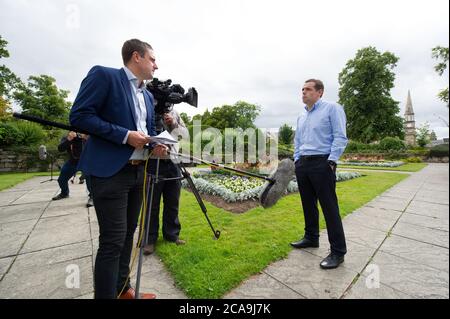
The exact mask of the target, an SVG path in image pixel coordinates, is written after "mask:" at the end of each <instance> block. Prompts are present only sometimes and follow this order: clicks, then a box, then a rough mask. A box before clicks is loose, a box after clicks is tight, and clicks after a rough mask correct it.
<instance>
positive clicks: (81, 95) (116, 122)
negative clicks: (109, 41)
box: [70, 66, 156, 177]
mask: <svg viewBox="0 0 450 319" xmlns="http://www.w3.org/2000/svg"><path fill="white" fill-rule="evenodd" d="M144 100H145V105H146V107H147V130H148V135H150V136H155V135H156V131H155V117H154V108H153V103H152V96H151V93H150V92H148V91H147V90H144ZM135 119H136V114H135V109H134V102H133V98H132V96H131V88H130V82H129V80H128V78H127V75H126V73H125V71H124V70H123V69H112V68H106V67H101V66H95V67H93V68H92V69H91V70H90V71H89V73H88V75H87V76H86V78H85V79H84V80H83V82H82V83H81V87H80V91H79V92H78V95H77V97H76V99H75V102H74V104H73V106H72V110H71V111H70V124H71V125H73V126H75V127H78V128H80V129H82V130H85V131H87V132H89V133H91V136H90V138H89V140H88V141H87V143H86V147H85V149H84V151H83V154H82V156H81V159H80V162H79V164H78V168H79V170H81V171H83V172H84V173H85V174H87V175H93V176H98V177H109V176H112V175H114V174H116V173H117V172H118V171H119V170H120V169H122V168H123V167H124V166H125V165H126V163H127V162H128V160H129V159H130V156H131V154H132V153H133V151H134V148H133V147H131V146H130V145H128V144H123V143H122V142H123V140H124V138H125V136H126V134H127V132H128V130H131V131H135V130H136V120H135Z"/></svg>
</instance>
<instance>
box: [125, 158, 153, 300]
mask: <svg viewBox="0 0 450 319" xmlns="http://www.w3.org/2000/svg"><path fill="white" fill-rule="evenodd" d="M151 155H152V154H150V156H151ZM150 156H148V157H147V160H146V161H145V168H144V184H143V185H142V204H141V211H140V213H139V220H140V224H139V238H138V242H137V244H136V247H133V252H132V253H131V255H133V258H132V261H131V266H130V271H129V272H128V276H127V279H126V280H125V282H124V284H123V287H122V289H121V290H120V292H119V294H118V296H117V299H119V297H120V295H121V294H122V293H123V291H124V289H125V287H126V285H127V282H128V280H130V279H131V273H132V272H133V270H134V267H135V266H136V257H137V253H138V251H139V249H137V248H139V247H140V246H141V243H142V239H143V237H144V227H145V215H146V214H145V213H146V212H147V196H146V195H147V167H148V161H149V159H150ZM150 178H151V177H150Z"/></svg>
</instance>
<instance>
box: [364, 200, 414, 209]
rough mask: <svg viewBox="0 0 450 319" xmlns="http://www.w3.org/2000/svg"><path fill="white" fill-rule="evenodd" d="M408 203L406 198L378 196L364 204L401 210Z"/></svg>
mask: <svg viewBox="0 0 450 319" xmlns="http://www.w3.org/2000/svg"><path fill="white" fill-rule="evenodd" d="M408 204H409V200H408V199H401V198H394V197H391V196H378V197H377V198H375V199H374V200H372V201H370V202H369V203H367V204H366V206H369V207H374V208H379V209H388V210H397V211H400V212H402V211H404V210H405V208H406V207H407V206H408Z"/></svg>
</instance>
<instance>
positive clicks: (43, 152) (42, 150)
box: [39, 145, 47, 160]
mask: <svg viewBox="0 0 450 319" xmlns="http://www.w3.org/2000/svg"><path fill="white" fill-rule="evenodd" d="M39 159H40V160H45V159H47V148H46V147H45V145H41V146H39Z"/></svg>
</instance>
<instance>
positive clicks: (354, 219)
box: [0, 164, 449, 299]
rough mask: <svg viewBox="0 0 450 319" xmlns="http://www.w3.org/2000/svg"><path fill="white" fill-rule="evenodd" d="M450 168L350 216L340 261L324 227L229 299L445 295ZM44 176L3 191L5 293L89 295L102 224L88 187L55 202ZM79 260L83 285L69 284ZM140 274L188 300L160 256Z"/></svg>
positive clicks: (0, 270) (153, 287) (423, 175)
mask: <svg viewBox="0 0 450 319" xmlns="http://www.w3.org/2000/svg"><path fill="white" fill-rule="evenodd" d="M448 171H449V165H448V164H431V165H429V166H428V167H426V168H425V169H423V170H422V171H420V172H418V173H414V174H412V175H411V176H410V177H408V178H407V179H406V180H404V181H402V182H401V183H399V184H397V185H396V186H394V187H393V188H391V189H390V190H388V191H387V192H385V193H384V194H382V195H381V196H379V197H377V198H376V199H374V200H373V201H372V202H370V203H368V204H367V205H365V206H364V207H362V208H360V209H358V210H357V211H355V212H354V213H353V214H351V215H349V216H347V217H346V218H345V219H344V228H345V231H346V235H347V244H348V251H349V252H348V254H347V256H346V261H345V263H344V264H343V266H342V267H339V268H338V269H335V270H329V271H325V270H321V269H320V267H319V262H320V260H321V259H322V258H323V257H325V256H326V254H327V253H328V246H329V245H328V242H327V236H326V232H323V233H322V235H321V247H320V248H318V249H308V250H303V251H302V250H293V251H292V252H291V253H290V254H289V256H288V258H286V259H284V260H281V261H278V262H275V263H273V264H271V265H269V266H268V267H267V268H266V269H264V270H263V271H262V272H261V273H260V274H258V275H256V276H253V277H251V278H249V279H248V280H246V281H245V282H243V283H242V284H241V285H240V286H239V287H237V288H236V289H234V290H232V291H230V292H229V293H228V294H227V295H226V296H225V298H448V297H449V283H448V279H449V213H448V208H449V207H448V206H449V180H448ZM45 179H47V178H46V177H39V178H34V179H32V180H28V181H26V182H24V183H21V184H19V185H17V186H16V187H14V188H11V189H9V190H6V191H2V192H0V298H92V296H93V294H92V291H93V288H92V269H93V261H94V260H95V253H96V250H97V247H98V240H97V237H98V224H97V221H96V217H95V212H94V210H93V208H89V209H87V208H85V206H84V205H85V202H86V191H85V186H84V185H78V184H74V185H70V186H71V197H70V198H69V199H67V200H62V201H56V202H53V201H50V200H49V199H50V198H51V197H52V196H54V195H55V194H56V193H57V191H58V186H57V183H56V182H47V183H43V184H41V183H40V182H41V181H43V180H45ZM73 267H76V268H78V269H79V272H80V280H81V284H80V288H76V287H75V288H72V289H68V288H67V287H66V281H67V278H71V275H73V274H74V272H73V269H74V268H73ZM142 274H143V275H142V281H141V288H142V290H147V291H152V292H156V293H157V294H158V297H159V298H161V299H164V298H186V295H185V294H184V293H183V292H182V291H181V290H180V289H178V288H177V287H176V286H175V284H174V281H173V279H172V277H171V276H170V275H169V273H168V272H167V270H166V269H165V267H164V265H163V264H162V262H161V261H160V260H159V259H158V258H157V256H149V257H145V261H144V266H143V271H142ZM133 277H134V276H133ZM134 281H135V280H134V279H133V282H134ZM70 283H71V281H68V284H70Z"/></svg>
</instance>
